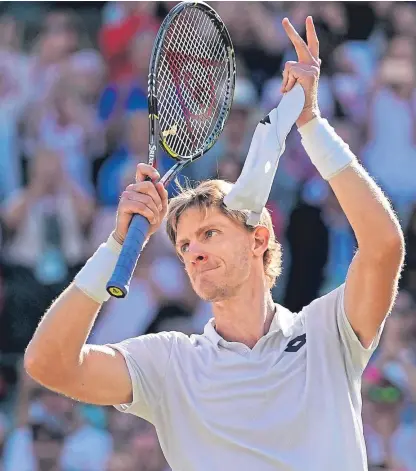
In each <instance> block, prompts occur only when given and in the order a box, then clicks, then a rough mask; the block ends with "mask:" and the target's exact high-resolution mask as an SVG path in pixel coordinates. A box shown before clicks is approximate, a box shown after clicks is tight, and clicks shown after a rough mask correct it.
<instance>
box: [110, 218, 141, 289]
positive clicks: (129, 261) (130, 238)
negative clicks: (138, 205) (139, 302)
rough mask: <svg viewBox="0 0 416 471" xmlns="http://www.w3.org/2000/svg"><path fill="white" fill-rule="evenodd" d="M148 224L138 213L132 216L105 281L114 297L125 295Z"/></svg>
mask: <svg viewBox="0 0 416 471" xmlns="http://www.w3.org/2000/svg"><path fill="white" fill-rule="evenodd" d="M149 226H150V223H149V221H148V220H147V219H146V218H145V217H144V216H141V215H140V214H136V215H134V216H133V218H132V221H131V223H130V227H129V230H128V232H127V236H126V239H125V240H124V242H123V246H122V249H121V252H120V255H119V257H118V261H117V265H116V266H115V268H114V271H113V275H112V276H111V278H110V281H109V282H108V283H107V291H108V293H109V294H110V295H111V296H113V297H115V298H124V297H125V296H127V294H128V292H129V286H130V280H131V277H132V275H133V272H134V269H135V268H136V265H137V260H138V259H139V255H140V252H141V251H142V248H143V244H144V242H145V240H146V236H147V233H148V231H149Z"/></svg>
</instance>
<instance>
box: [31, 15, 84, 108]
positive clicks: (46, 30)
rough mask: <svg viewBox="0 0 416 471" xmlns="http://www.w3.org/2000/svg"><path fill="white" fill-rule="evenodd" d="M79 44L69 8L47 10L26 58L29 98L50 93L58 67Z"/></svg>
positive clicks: (74, 22) (36, 99)
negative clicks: (28, 76) (29, 54)
mask: <svg viewBox="0 0 416 471" xmlns="http://www.w3.org/2000/svg"><path fill="white" fill-rule="evenodd" d="M79 46H80V31H79V24H78V18H77V16H76V15H75V14H74V13H73V12H71V11H55V12H50V13H48V14H47V15H46V18H45V21H44V23H43V25H42V29H41V31H40V34H39V36H38V38H37V40H36V41H35V45H34V47H33V54H32V56H31V57H30V59H29V74H30V83H31V91H32V97H31V98H32V100H33V101H34V102H35V104H36V103H38V102H39V101H42V100H43V99H44V98H45V97H46V96H47V95H48V94H49V91H50V89H51V87H52V85H53V84H54V83H55V81H56V80H57V79H58V78H59V77H60V72H61V70H60V68H61V66H62V65H64V64H65V61H66V60H67V59H68V58H69V57H70V55H71V54H72V53H74V52H75V51H76V50H77V49H78V48H79ZM35 106H36V105H35Z"/></svg>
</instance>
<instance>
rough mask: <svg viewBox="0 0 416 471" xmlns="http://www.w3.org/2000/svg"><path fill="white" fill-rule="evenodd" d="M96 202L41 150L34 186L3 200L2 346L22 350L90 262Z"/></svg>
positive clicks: (52, 156) (32, 168) (55, 156)
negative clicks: (89, 235)
mask: <svg viewBox="0 0 416 471" xmlns="http://www.w3.org/2000/svg"><path fill="white" fill-rule="evenodd" d="M93 210H94V202H93V200H92V199H91V197H90V196H88V195H87V194H86V193H85V192H83V191H82V190H81V189H80V188H79V187H78V186H77V185H76V184H75V183H74V182H73V181H72V180H71V178H68V176H67V175H66V174H65V173H64V172H63V169H62V164H61V159H60V156H59V155H58V154H57V153H55V152H54V151H50V150H48V149H40V150H39V151H38V153H37V155H36V156H35V157H34V158H33V159H32V160H31V162H30V176H29V184H28V186H27V187H26V188H24V189H22V190H20V191H19V192H17V193H15V194H13V195H12V196H10V198H9V199H8V200H6V201H5V202H4V205H3V209H2V213H1V219H2V223H3V226H4V231H5V233H4V250H3V263H4V264H5V308H4V312H3V314H2V316H1V317H0V323H1V327H0V337H1V346H2V348H3V349H6V351H14V352H23V350H24V348H25V347H26V345H27V342H28V341H29V339H30V336H31V335H32V333H33V331H34V329H35V327H36V325H37V323H38V321H39V318H40V316H41V315H42V314H43V312H44V310H45V309H46V308H47V307H48V305H49V304H50V302H51V301H52V300H53V299H54V297H55V296H56V295H57V293H59V292H60V291H62V289H63V288H64V287H65V286H66V285H67V283H68V282H69V281H70V280H72V279H73V277H74V275H75V273H76V272H77V270H78V267H79V266H80V265H82V264H83V263H84V261H85V258H86V233H87V230H88V228H89V226H90V223H91V218H92V215H93Z"/></svg>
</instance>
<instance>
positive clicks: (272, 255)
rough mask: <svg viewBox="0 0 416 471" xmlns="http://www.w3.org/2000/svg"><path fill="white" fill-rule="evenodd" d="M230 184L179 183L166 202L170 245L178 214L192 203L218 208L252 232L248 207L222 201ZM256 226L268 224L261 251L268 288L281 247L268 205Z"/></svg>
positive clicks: (275, 273)
mask: <svg viewBox="0 0 416 471" xmlns="http://www.w3.org/2000/svg"><path fill="white" fill-rule="evenodd" d="M232 187H233V185H232V184H231V183H228V182H226V181H224V180H206V181H203V182H201V183H199V185H198V186H196V187H194V188H192V187H190V186H187V187H181V186H179V194H178V195H177V196H175V197H174V198H172V199H171V201H170V202H169V208H168V214H167V222H166V230H167V233H168V236H169V239H170V240H171V242H172V243H173V245H176V231H177V226H178V222H179V218H180V217H181V215H182V214H183V213H184V211H186V210H187V209H188V208H192V207H197V208H199V209H205V210H208V209H209V208H217V209H219V210H220V211H221V212H222V213H223V214H224V215H225V216H227V217H228V218H229V219H232V220H233V221H236V222H237V223H239V224H240V225H241V227H244V228H246V229H247V230H248V231H250V232H253V231H254V229H255V227H252V226H248V225H247V219H248V216H249V214H250V212H249V211H247V210H233V209H229V208H227V206H226V205H225V204H224V201H223V200H224V196H225V195H226V194H227V193H229V192H230V190H231V188H232ZM258 226H264V227H267V229H268V230H269V232H270V239H269V245H268V247H267V250H266V251H265V252H264V256H263V262H264V273H265V275H266V279H267V285H268V288H269V289H271V288H272V287H273V286H274V284H275V282H276V279H277V277H278V276H279V275H280V272H281V266H282V248H281V245H280V244H279V242H278V241H277V240H276V237H275V234H274V229H273V223H272V218H271V216H270V213H269V210H268V209H267V208H264V209H263V211H262V213H261V216H260V222H259V224H258Z"/></svg>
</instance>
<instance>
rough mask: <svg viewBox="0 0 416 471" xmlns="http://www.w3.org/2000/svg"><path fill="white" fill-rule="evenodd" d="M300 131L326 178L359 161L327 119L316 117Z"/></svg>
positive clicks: (306, 148) (308, 152)
mask: <svg viewBox="0 0 416 471" xmlns="http://www.w3.org/2000/svg"><path fill="white" fill-rule="evenodd" d="M298 131H299V133H300V135H301V136H302V145H303V147H304V149H305V150H306V153H307V154H308V155H309V157H310V159H311V161H312V163H313V164H314V165H315V167H316V168H317V170H318V172H319V173H320V174H321V175H322V177H323V178H324V179H325V180H330V179H331V178H332V177H334V176H335V175H337V174H338V173H340V172H341V171H342V170H344V169H345V168H346V167H349V166H350V165H351V164H352V163H354V162H356V161H357V158H356V157H355V155H354V154H353V153H352V152H351V150H350V148H349V146H348V144H346V143H345V142H344V141H343V140H342V139H341V138H340V137H339V136H338V134H337V133H336V132H335V130H334V128H333V127H332V126H330V124H329V123H328V121H327V120H326V119H324V118H321V117H316V118H314V119H313V120H312V121H309V123H306V124H305V125H303V126H301V127H300V128H299V129H298Z"/></svg>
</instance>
